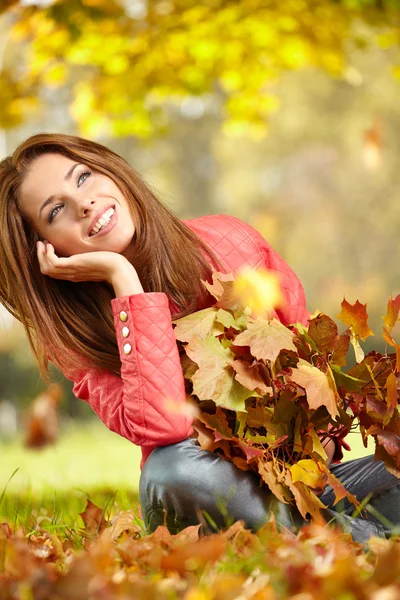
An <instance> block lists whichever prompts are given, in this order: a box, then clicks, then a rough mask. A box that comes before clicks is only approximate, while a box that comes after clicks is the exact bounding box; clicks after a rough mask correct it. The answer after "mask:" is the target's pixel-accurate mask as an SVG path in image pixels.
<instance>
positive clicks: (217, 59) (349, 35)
mask: <svg viewBox="0 0 400 600" xmlns="http://www.w3.org/2000/svg"><path fill="white" fill-rule="evenodd" d="M1 10H2V11H3V13H4V14H5V15H7V17H8V18H9V22H6V24H5V27H6V28H9V27H11V40H10V43H9V45H8V49H7V51H6V52H5V55H4V57H3V58H4V60H3V67H2V70H1V75H0V79H1V86H0V90H1V92H0V99H1V100H2V101H1V103H0V107H1V108H0V125H1V126H3V127H10V126H14V125H16V124H17V123H18V122H19V121H21V120H22V119H24V118H25V117H26V116H27V115H28V114H29V112H31V111H32V110H36V108H37V105H36V102H37V101H38V100H40V99H41V97H42V95H43V92H44V91H45V90H46V89H48V88H52V87H55V88H61V87H65V86H66V87H68V88H69V87H71V89H72V93H71V97H70V101H69V105H70V111H71V113H72V115H73V117H74V119H75V120H76V121H77V123H78V124H79V127H80V129H81V131H82V133H83V134H86V135H89V136H90V135H98V134H108V135H110V134H111V135H136V136H139V137H147V136H150V135H152V134H153V133H155V132H160V131H162V130H164V129H165V128H166V127H167V126H168V111H166V110H165V107H166V105H170V104H171V103H172V104H177V105H179V106H180V107H182V110H186V111H189V112H190V111H193V110H194V111H196V110H199V105H198V104H196V102H195V101H194V99H196V98H198V97H201V98H202V99H203V100H204V101H205V102H208V103H209V104H211V105H212V101H211V99H213V101H214V102H215V104H214V105H215V107H216V110H218V111H219V110H222V113H223V115H224V119H225V121H224V123H225V125H224V127H225V128H226V130H227V131H229V132H231V133H236V132H242V131H243V130H244V129H245V130H247V131H253V132H254V133H255V134H258V135H263V134H264V133H265V130H266V127H267V123H268V117H269V116H270V114H271V113H272V112H273V111H275V110H276V109H277V107H278V100H277V97H276V96H275V95H274V89H273V85H274V82H276V80H277V79H278V78H279V77H280V75H281V74H282V73H283V72H285V71H287V70H293V69H303V68H307V67H319V68H322V69H324V70H326V71H328V72H329V73H331V74H332V75H333V76H335V77H342V76H345V77H346V76H347V74H348V69H349V64H348V58H347V53H346V47H347V45H348V41H349V40H351V43H353V44H357V45H358V46H363V45H365V44H367V43H368V40H370V39H371V30H372V31H373V32H374V35H375V34H378V33H379V34H380V35H381V36H382V40H383V42H384V43H385V44H386V45H390V44H393V43H396V42H397V41H398V29H396V23H398V2H397V0H396V1H394V0H392V2H385V3H382V2H378V1H377V0H376V1H372V0H371V1H368V0H343V1H342V2H337V1H334V0H323V1H320V0H308V1H305V0H291V1H289V2H284V3H283V2H279V1H278V0H268V1H265V0H264V1H263V0H241V2H235V1H233V0H208V1H207V2H202V3H200V4H199V3H197V2H194V1H192V0H168V1H166V0H156V1H154V0H150V1H149V2H147V3H145V2H143V3H141V2H136V3H134V4H132V3H126V4H123V3H122V2H121V1H120V2H119V1H118V0H59V1H56V2H52V3H50V5H49V6H46V7H43V6H40V3H38V5H34V4H33V5H31V3H30V5H29V6H26V5H25V3H23V2H17V1H12V0H8V2H5V3H4V2H3V3H2V8H1ZM361 22H364V26H362V27H361V26H360V23H361ZM10 23H11V24H10ZM365 24H366V25H367V27H365ZM13 57H14V58H13ZM15 57H17V58H18V59H19V61H20V65H19V67H18V69H10V68H9V67H8V65H9V64H10V63H11V62H12V61H13V60H15ZM215 99H216V100H215Z"/></svg>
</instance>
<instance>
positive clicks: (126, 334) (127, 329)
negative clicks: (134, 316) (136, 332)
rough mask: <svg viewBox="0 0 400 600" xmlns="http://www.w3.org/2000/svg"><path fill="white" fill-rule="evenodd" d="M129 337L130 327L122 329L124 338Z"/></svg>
mask: <svg viewBox="0 0 400 600" xmlns="http://www.w3.org/2000/svg"><path fill="white" fill-rule="evenodd" d="M128 335H129V327H123V328H122V337H128Z"/></svg>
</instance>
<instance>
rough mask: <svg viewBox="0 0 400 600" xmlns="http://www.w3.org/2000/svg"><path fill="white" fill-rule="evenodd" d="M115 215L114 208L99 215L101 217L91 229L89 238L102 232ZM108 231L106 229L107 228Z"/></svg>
mask: <svg viewBox="0 0 400 600" xmlns="http://www.w3.org/2000/svg"><path fill="white" fill-rule="evenodd" d="M114 213H115V207H110V208H107V210H106V211H104V213H103V214H102V215H101V217H100V218H99V219H98V220H97V221H96V223H95V224H94V226H93V227H92V229H91V231H90V233H89V237H92V236H94V235H97V234H98V233H99V232H100V231H104V230H105V229H106V228H107V226H108V225H109V224H110V222H111V220H112V218H113V216H114ZM107 229H108V228H107Z"/></svg>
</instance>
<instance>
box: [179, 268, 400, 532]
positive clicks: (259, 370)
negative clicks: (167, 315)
mask: <svg viewBox="0 0 400 600" xmlns="http://www.w3.org/2000/svg"><path fill="white" fill-rule="evenodd" d="M204 285H205V286H206V288H207V290H208V291H209V293H210V294H212V296H214V297H215V300H216V302H215V304H214V305H213V306H211V307H210V308H206V309H204V310H200V311H197V312H195V313H193V314H191V315H188V316H186V317H184V318H182V319H179V320H177V321H176V322H175V334H176V338H177V340H178V347H179V350H180V356H181V363H182V368H183V373H184V377H185V383H186V387H187V392H188V396H189V397H190V402H191V406H192V408H193V406H194V407H195V411H194V412H195V415H196V419H195V423H194V427H195V429H196V430H197V432H198V440H199V442H200V445H201V447H202V448H204V449H207V450H211V451H213V452H216V453H218V454H220V455H221V456H223V457H224V458H225V459H227V460H230V461H232V462H233V463H234V464H235V465H236V466H237V467H238V468H240V469H243V470H245V471H247V470H252V471H255V472H256V473H258V475H259V477H260V481H261V482H263V483H264V484H266V485H267V486H268V487H269V489H270V490H271V492H272V493H273V494H274V495H275V496H276V497H277V498H278V499H279V500H280V501H281V502H284V503H293V502H294V503H295V504H296V505H297V507H298V509H299V511H300V513H301V514H302V516H303V517H304V518H307V514H309V515H311V516H312V517H313V518H315V519H316V520H320V521H321V520H322V518H321V515H320V509H322V508H325V506H324V504H323V503H322V502H321V500H320V499H319V495H320V493H321V492H322V490H323V489H324V487H325V485H327V484H329V485H330V486H332V488H333V490H334V492H335V495H336V502H339V501H340V500H341V499H342V498H345V497H346V498H348V499H349V500H350V501H351V502H353V503H354V505H355V506H357V500H356V498H355V497H354V496H352V495H351V494H349V493H348V492H347V490H346V489H345V488H344V487H343V485H342V484H341V483H340V481H339V480H338V479H337V478H336V477H335V476H334V475H333V474H332V473H331V472H330V471H329V469H328V467H327V466H326V460H327V454H326V452H325V449H324V444H325V442H326V441H327V440H328V439H329V435H332V434H335V435H338V436H339V437H340V436H344V435H346V433H348V432H349V431H350V429H351V428H353V427H356V426H357V425H359V427H360V430H361V435H362V437H363V440H364V444H365V445H366V439H367V436H373V438H374V439H375V442H376V453H375V455H376V458H377V459H381V460H383V461H384V462H385V464H386V466H387V468H388V469H389V470H390V471H391V472H392V473H393V474H395V475H397V476H399V477H400V452H399V450H400V414H399V411H398V408H397V404H398V390H397V375H398V373H399V372H400V345H398V344H397V343H396V342H395V340H394V339H393V337H392V335H391V332H392V329H393V327H394V325H395V323H396V322H397V320H398V314H399V309H400V295H399V296H398V297H397V298H396V299H395V300H392V299H391V298H390V299H389V303H388V309H387V314H386V316H385V317H384V323H385V328H384V333H383V336H384V339H385V341H386V342H387V344H389V346H391V347H392V348H393V349H394V352H393V353H392V354H379V353H377V352H370V353H369V354H368V355H367V356H364V354H363V351H362V349H361V346H360V344H359V340H360V339H361V340H365V339H366V337H368V336H369V335H373V334H372V331H371V330H370V329H369V327H368V323H367V313H366V306H365V305H362V304H360V303H359V302H358V301H357V302H356V303H355V304H354V305H351V304H349V303H348V302H347V301H346V300H344V301H343V303H342V311H341V313H340V315H338V317H339V319H341V320H342V321H343V322H344V323H345V324H346V325H347V329H346V330H345V331H344V332H343V333H342V334H340V335H339V332H338V328H337V325H336V323H335V322H334V321H333V320H332V319H331V318H330V317H328V316H326V315H324V314H321V313H316V314H315V315H313V316H312V317H311V318H310V322H309V326H308V327H305V326H304V325H302V324H294V325H290V326H288V327H286V326H285V325H283V324H282V323H281V322H280V321H279V320H278V319H277V318H274V317H273V316H271V315H272V314H274V313H273V310H272V308H273V306H276V305H277V304H279V302H280V300H281V296H280V288H279V283H278V282H277V281H276V280H274V276H273V275H272V274H270V273H268V272H260V271H249V272H248V273H243V274H242V275H239V276H238V277H237V278H236V280H234V278H233V276H232V275H231V274H228V275H226V274H223V273H218V272H214V273H213V281H212V283H208V282H204ZM350 344H352V345H353V347H354V351H355V356H356V360H357V364H356V365H355V366H354V367H353V368H351V369H350V370H349V371H348V372H345V371H343V370H342V367H345V366H346V357H347V353H348V350H349V346H350Z"/></svg>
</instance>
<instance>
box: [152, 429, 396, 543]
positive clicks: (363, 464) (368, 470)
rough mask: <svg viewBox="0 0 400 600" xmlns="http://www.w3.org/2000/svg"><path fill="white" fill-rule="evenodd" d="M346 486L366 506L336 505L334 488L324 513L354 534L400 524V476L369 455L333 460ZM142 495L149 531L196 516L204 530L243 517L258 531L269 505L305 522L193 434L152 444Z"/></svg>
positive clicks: (296, 522) (283, 519) (296, 523)
mask: <svg viewBox="0 0 400 600" xmlns="http://www.w3.org/2000/svg"><path fill="white" fill-rule="evenodd" d="M331 471H332V473H334V474H335V475H336V477H338V478H339V479H340V481H341V482H342V483H343V484H344V486H345V487H346V489H347V490H348V491H349V492H351V493H352V494H354V495H355V496H356V497H357V499H358V500H359V501H360V502H362V501H364V500H366V499H368V503H367V504H366V508H364V510H363V511H362V513H360V514H359V515H357V516H355V515H354V510H355V509H354V506H353V505H352V504H350V503H349V502H348V501H347V500H343V501H341V502H340V503H339V504H338V505H336V506H335V507H334V506H333V503H334V501H335V496H334V493H333V490H332V488H330V487H327V488H326V489H325V491H324V493H323V494H322V495H321V501H322V502H323V504H325V505H326V506H327V509H326V510H324V516H325V518H326V520H327V521H328V522H335V523H336V524H338V525H339V526H340V527H341V528H342V529H343V530H344V531H348V532H350V533H351V534H352V536H353V539H354V540H355V541H359V542H363V543H364V542H366V541H367V540H368V539H369V538H370V537H371V535H375V536H379V537H385V536H386V537H387V536H389V535H391V534H392V533H394V531H395V529H396V527H397V526H399V525H400V480H398V479H397V478H396V477H394V476H393V475H391V474H390V473H389V472H388V471H387V470H386V468H385V466H384V464H383V463H382V462H381V461H376V462H375V461H374V460H373V457H372V456H368V457H365V458H359V459H356V460H352V461H349V462H346V463H341V464H337V465H332V466H331ZM140 503H141V506H142V511H143V517H144V520H145V524H146V526H147V528H148V529H149V531H154V530H155V529H156V528H157V527H158V525H163V524H166V525H167V527H168V529H169V530H170V531H171V533H177V532H178V531H180V530H181V529H184V528H185V527H188V526H189V525H197V524H199V523H200V524H201V532H202V533H203V534H207V533H210V532H213V531H217V530H218V529H221V528H224V527H227V526H229V525H230V524H231V523H233V522H234V521H237V520H238V519H241V520H243V521H244V522H245V524H246V526H247V527H248V528H249V529H252V530H253V531H257V529H259V528H260V527H261V526H262V525H263V524H264V523H265V522H266V521H268V519H269V517H270V515H271V514H272V513H273V514H274V515H275V517H276V520H277V522H278V524H279V525H281V526H283V527H287V528H290V529H292V530H295V531H297V530H298V529H299V528H300V527H301V526H302V525H304V524H305V523H306V521H304V519H303V518H302V516H301V515H300V513H299V512H298V510H297V509H296V507H294V506H292V505H287V504H283V503H281V502H279V501H278V500H277V499H276V498H275V496H274V495H273V494H272V493H271V492H270V491H269V489H268V488H267V487H266V486H263V487H259V477H258V476H257V475H256V474H255V473H253V472H251V471H241V470H240V469H238V468H237V467H236V466H235V465H234V464H233V463H231V462H229V461H226V460H224V459H223V458H221V457H220V456H218V455H217V454H215V453H213V452H208V451H207V450H201V448H200V446H199V444H198V442H197V440H196V439H195V438H188V439H186V440H184V441H183V442H179V443H178V444H172V445H170V446H162V447H159V448H156V449H155V450H154V451H153V452H152V453H151V455H150V456H149V458H148V459H147V461H146V463H145V465H144V467H143V471H142V474H141V478H140Z"/></svg>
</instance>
